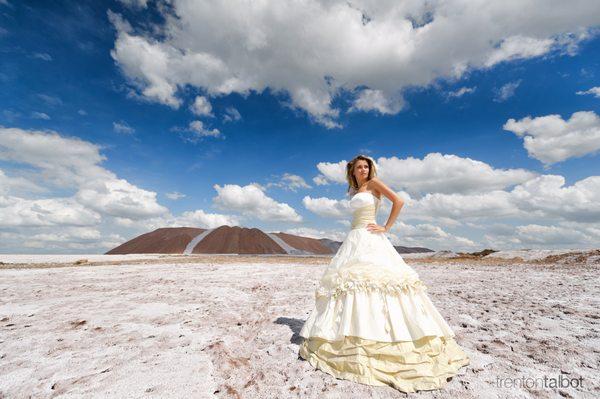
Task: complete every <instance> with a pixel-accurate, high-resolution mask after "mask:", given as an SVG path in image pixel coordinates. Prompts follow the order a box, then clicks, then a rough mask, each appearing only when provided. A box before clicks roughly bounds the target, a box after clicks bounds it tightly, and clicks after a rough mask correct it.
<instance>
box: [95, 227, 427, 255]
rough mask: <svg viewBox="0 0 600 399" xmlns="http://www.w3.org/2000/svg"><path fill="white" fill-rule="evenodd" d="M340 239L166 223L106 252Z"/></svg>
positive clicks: (301, 248) (255, 249) (274, 246)
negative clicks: (164, 225)
mask: <svg viewBox="0 0 600 399" xmlns="http://www.w3.org/2000/svg"><path fill="white" fill-rule="evenodd" d="M341 244H342V243H341V242H339V241H334V240H330V239H328V238H321V239H316V238H309V237H301V236H297V235H293V234H288V233H283V232H278V233H265V232H263V231H262V230H260V229H257V228H247V227H239V226H226V225H223V226H220V227H217V228H215V229H201V228H194V227H163V228H159V229H156V230H154V231H151V232H149V233H145V234H142V235H140V236H138V237H135V238H133V239H131V240H129V241H127V242H125V243H123V244H121V245H119V246H118V247H116V248H113V249H111V250H110V251H108V252H106V254H107V255H117V254H118V255H124V254H136V253H137V254H144V253H163V254H183V253H187V254H290V255H332V254H335V253H336V252H337V250H338V249H339V247H340V246H341ZM395 248H396V250H397V251H398V252H399V253H415V252H419V253H420V252H434V251H432V250H431V249H428V248H420V247H401V246H396V247H395Z"/></svg>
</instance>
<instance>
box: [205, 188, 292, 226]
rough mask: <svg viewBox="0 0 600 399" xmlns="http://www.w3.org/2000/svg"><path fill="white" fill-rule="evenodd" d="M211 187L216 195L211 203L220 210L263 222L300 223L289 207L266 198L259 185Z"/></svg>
mask: <svg viewBox="0 0 600 399" xmlns="http://www.w3.org/2000/svg"><path fill="white" fill-rule="evenodd" d="M213 187H214V189H215V190H217V193H218V194H217V196H216V197H214V198H213V203H214V204H215V205H216V206H217V207H218V208H220V209H224V210H227V211H230V212H239V213H241V214H242V215H245V216H251V217H255V218H257V219H259V220H265V221H287V222H301V221H302V217H301V216H300V215H298V213H296V211H295V210H294V209H293V208H292V207H291V206H289V205H288V204H286V203H281V202H277V201H275V200H274V199H273V198H271V197H268V196H267V195H266V194H265V193H264V191H263V188H262V187H261V186H260V185H257V184H248V185H246V186H239V185H237V184H225V185H223V186H222V187H221V186H219V185H218V184H215V185H214V186H213Z"/></svg>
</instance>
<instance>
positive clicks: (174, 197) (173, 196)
mask: <svg viewBox="0 0 600 399" xmlns="http://www.w3.org/2000/svg"><path fill="white" fill-rule="evenodd" d="M165 195H166V197H167V198H168V199H170V200H173V201H177V200H178V199H181V198H185V197H186V195H185V194H181V193H179V192H177V191H173V192H171V193H166V194H165Z"/></svg>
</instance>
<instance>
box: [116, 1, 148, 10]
mask: <svg viewBox="0 0 600 399" xmlns="http://www.w3.org/2000/svg"><path fill="white" fill-rule="evenodd" d="M119 2H121V3H122V4H123V5H125V6H127V7H130V8H133V9H142V8H146V7H147V6H148V0H119Z"/></svg>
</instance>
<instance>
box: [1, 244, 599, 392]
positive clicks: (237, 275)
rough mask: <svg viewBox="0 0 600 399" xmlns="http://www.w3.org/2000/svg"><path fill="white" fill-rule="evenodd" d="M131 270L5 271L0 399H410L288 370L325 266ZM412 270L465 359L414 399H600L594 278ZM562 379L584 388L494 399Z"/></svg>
mask: <svg viewBox="0 0 600 399" xmlns="http://www.w3.org/2000/svg"><path fill="white" fill-rule="evenodd" d="M224 259H226V261H225V260H224ZM142 261H143V262H146V263H137V264H131V263H128V262H129V261H128V260H122V262H123V263H121V264H111V265H101V264H95V265H85V266H74V267H45V268H18V269H12V268H4V269H1V270H0V298H1V302H0V320H1V321H0V331H1V334H0V360H1V361H0V397H8V398H21V397H30V396H31V397H35V398H52V397H60V398H70V397H119V398H143V397H163V398H164V397H175V398H191V397H194V398H203V397H237V398H286V397H308V398H338V397H345V398H395V397H404V396H406V395H404V394H402V393H400V392H398V391H396V390H394V389H392V388H388V387H370V386H367V385H361V384H357V383H352V382H349V381H345V380H337V379H335V378H333V377H331V376H329V375H327V374H325V373H323V372H321V371H320V370H314V369H313V368H312V367H311V366H310V365H309V364H308V363H307V362H306V361H304V360H302V359H299V358H298V355H297V351H298V343H299V342H300V341H299V339H300V338H299V336H298V332H299V331H300V328H301V327H302V324H303V322H304V320H305V319H306V317H307V316H308V314H309V312H310V310H311V309H312V306H313V298H314V297H313V290H314V289H315V288H316V285H317V281H318V279H319V278H320V276H321V273H322V271H323V270H324V268H325V267H326V264H327V261H328V259H327V258H307V259H293V258H286V259H283V258H271V259H257V258H252V257H235V256H234V257H231V256H230V257H226V258H219V257H206V258H202V260H199V259H195V258H185V259H178V260H177V261H172V262H171V261H168V259H164V260H161V259H142ZM407 261H408V262H409V264H410V265H411V266H412V267H413V268H415V270H417V272H419V274H420V276H421V279H422V280H423V281H424V282H425V283H426V284H427V285H428V287H429V295H430V296H431V298H432V300H433V302H434V303H435V304H436V306H437V307H438V309H439V310H440V312H441V313H442V314H443V315H444V316H445V317H446V319H447V320H448V322H449V324H450V325H451V326H452V328H453V329H454V331H455V333H456V334H457V337H456V340H457V342H458V343H459V344H460V345H461V346H462V347H463V349H464V350H465V351H466V352H467V354H468V355H469V356H470V357H471V364H470V365H469V366H467V367H466V368H463V369H461V374H460V375H458V376H456V377H454V379H453V380H452V381H450V382H449V383H448V385H447V386H446V388H445V389H444V390H443V391H433V392H421V393H419V394H416V395H418V397H422V398H442V397H443V398H446V397H447V398H458V397H460V398H481V397H485V398H529V397H539V398H555V397H577V398H592V397H598V396H600V378H599V377H598V376H599V375H600V373H599V372H598V371H599V369H600V333H599V331H600V325H599V324H600V318H599V317H600V316H599V312H598V309H599V308H600V281H599V279H598V277H597V276H598V266H597V265H589V264H582V265H561V264H528V263H508V264H507V263H506V261H503V263H498V264H489V262H488V263H486V264H482V263H478V262H476V261H473V262H467V261H464V262H457V261H443V260H440V261H439V262H424V261H421V260H420V259H413V260H410V259H407ZM161 262H162V263H161ZM46 263H51V262H50V261H49V262H46ZM117 263H118V262H117ZM46 266H48V265H46ZM559 375H563V377H572V378H576V377H582V383H583V386H582V387H579V388H577V389H574V388H563V389H560V388H558V389H557V388H541V387H538V388H535V387H534V388H506V387H498V386H497V382H498V379H499V378H507V377H509V378H521V377H525V378H529V377H531V378H535V377H544V376H547V377H548V378H558V376H559ZM416 395H415V394H412V395H410V396H411V397H416Z"/></svg>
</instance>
